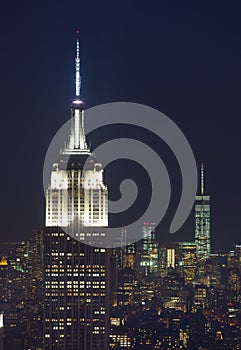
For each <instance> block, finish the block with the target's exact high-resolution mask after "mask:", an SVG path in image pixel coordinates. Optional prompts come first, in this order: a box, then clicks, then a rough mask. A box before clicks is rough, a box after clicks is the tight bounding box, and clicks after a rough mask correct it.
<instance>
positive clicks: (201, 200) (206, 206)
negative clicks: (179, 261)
mask: <svg viewBox="0 0 241 350" xmlns="http://www.w3.org/2000/svg"><path fill="white" fill-rule="evenodd" d="M194 210H195V214H194V215H195V242H196V245H197V253H196V254H197V258H198V260H206V259H208V258H209V256H210V249H211V244H210V196H209V195H207V194H206V191H205V179H204V164H201V179H200V194H199V195H197V196H196V200H195V209H194Z"/></svg>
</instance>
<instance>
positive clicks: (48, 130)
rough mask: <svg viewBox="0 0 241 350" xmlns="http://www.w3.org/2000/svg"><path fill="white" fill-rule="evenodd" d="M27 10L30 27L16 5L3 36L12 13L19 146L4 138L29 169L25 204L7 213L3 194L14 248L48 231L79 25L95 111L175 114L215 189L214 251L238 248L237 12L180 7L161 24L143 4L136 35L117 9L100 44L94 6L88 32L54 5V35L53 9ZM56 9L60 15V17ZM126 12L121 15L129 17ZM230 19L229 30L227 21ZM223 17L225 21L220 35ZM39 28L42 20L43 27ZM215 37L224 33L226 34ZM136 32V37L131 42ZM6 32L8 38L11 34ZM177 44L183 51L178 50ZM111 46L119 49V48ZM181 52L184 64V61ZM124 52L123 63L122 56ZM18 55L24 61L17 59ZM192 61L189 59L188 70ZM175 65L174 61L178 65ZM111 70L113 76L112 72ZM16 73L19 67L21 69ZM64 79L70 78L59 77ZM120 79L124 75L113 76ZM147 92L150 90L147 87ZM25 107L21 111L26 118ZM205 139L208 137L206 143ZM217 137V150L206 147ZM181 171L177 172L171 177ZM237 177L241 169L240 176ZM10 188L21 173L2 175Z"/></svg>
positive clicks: (10, 58) (8, 59) (20, 194)
mask: <svg viewBox="0 0 241 350" xmlns="http://www.w3.org/2000/svg"><path fill="white" fill-rule="evenodd" d="M75 6H76V9H80V7H79V6H78V5H77V4H76V5H75ZM85 6H86V5H85ZM16 8H18V7H16ZM18 9H19V11H20V13H21V14H22V15H23V12H24V11H25V10H27V12H26V13H27V14H32V16H28V19H26V16H27V14H25V15H23V18H25V19H26V25H25V26H23V25H22V23H21V21H20V17H19V15H18V13H17V11H16V10H15V9H12V11H11V12H9V11H10V8H8V6H7V5H6V17H4V18H3V22H2V26H3V28H4V25H5V24H6V21H7V20H8V16H9V15H10V13H11V15H12V16H13V18H14V25H12V26H11V28H9V27H8V26H6V28H9V30H8V34H7V35H6V36H3V38H2V39H3V43H4V47H5V48H6V50H5V51H4V54H3V55H2V57H1V59H2V66H3V67H6V68H7V67H9V69H5V70H4V72H3V74H2V81H3V84H2V89H5V91H3V93H2V96H6V102H4V103H3V112H2V113H3V116H5V117H4V118H5V120H3V129H4V130H5V129H8V128H9V121H10V120H11V121H13V122H14V124H15V125H16V130H15V129H14V131H13V137H12V142H11V144H9V143H8V142H7V140H6V138H7V137H8V134H7V133H4V134H3V137H2V147H3V148H4V147H5V145H6V144H8V146H9V147H10V152H11V153H12V159H13V162H14V164H15V165H16V166H17V167H21V168H22V172H21V174H19V175H18V177H19V180H18V184H20V183H21V184H22V185H21V186H20V185H19V186H18V188H17V189H16V190H15V191H16V192H17V196H16V197H15V200H14V201H13V203H12V205H11V207H9V206H6V205H4V203H7V196H8V194H7V193H6V192H5V191H3V194H2V197H3V200H2V203H3V204H2V213H3V216H4V217H5V219H4V221H3V230H4V232H7V236H8V237H9V239H10V240H12V241H14V240H21V239H23V238H24V237H25V236H26V235H27V234H28V232H30V231H31V230H32V229H34V228H37V229H40V228H41V227H42V225H43V214H42V213H43V210H42V208H43V197H44V195H43V191H42V181H41V175H40V174H41V169H42V165H43V159H44V155H45V152H46V149H47V146H48V144H49V141H50V139H51V137H52V136H53V134H54V133H55V131H56V130H57V128H58V127H59V126H60V125H62V124H63V123H64V122H65V121H66V119H67V116H68V108H67V106H68V103H66V101H68V100H69V99H70V97H71V90H70V84H69V82H70V81H71V80H72V72H71V69H70V68H66V67H70V66H71V64H69V63H70V62H71V59H72V56H71V55H70V54H69V52H71V51H72V50H71V48H72V44H71V43H72V40H71V38H72V36H73V32H74V28H75V27H76V26H77V27H80V36H81V42H82V56H83V69H84V72H85V74H84V77H83V79H84V81H85V84H84V91H83V94H84V96H85V98H86V101H85V102H86V106H87V107H88V106H93V105H96V104H98V103H105V102H109V101H115V100H130V101H136V102H140V103H145V104H147V105H151V106H154V107H156V108H158V109H160V110H161V111H163V112H165V113H166V114H167V115H170V116H171V117H172V118H173V119H174V120H175V122H177V124H178V125H179V126H180V127H181V128H182V130H183V131H184V133H185V134H186V136H187V138H188V139H189V141H190V144H191V145H192V147H193V150H194V153H195V156H196V159H197V162H199V161H204V162H205V164H206V168H207V171H208V184H207V187H208V191H209V193H211V194H212V196H213V207H214V212H213V221H214V222H213V234H214V237H213V238H214V245H215V246H216V247H218V246H222V247H225V245H226V244H230V237H231V241H232V242H235V241H236V242H237V241H238V240H239V220H238V217H239V216H238V213H239V208H240V205H239V198H240V193H239V187H238V185H237V184H238V179H239V174H240V170H239V165H238V164H237V163H238V162H237V159H238V155H239V150H240V144H239V138H238V130H239V129H240V124H239V123H240V121H239V118H238V114H239V113H238V111H239V109H238V106H239V104H238V99H237V91H238V90H239V84H240V82H239V81H240V70H239V69H240V65H239V63H238V62H239V61H238V60H237V58H238V57H239V56H238V55H239V53H238V51H237V47H238V45H237V42H238V33H239V30H240V28H239V26H238V24H236V23H237V21H236V20H237V18H236V15H235V12H236V13H238V11H234V10H230V9H227V11H226V9H225V11H224V8H223V4H222V3H219V6H217V7H215V6H214V5H210V6H209V8H208V11H206V7H205V5H202V6H200V8H198V6H197V5H193V7H188V6H185V7H184V6H181V5H177V8H176V9H175V8H170V7H169V6H168V5H165V6H164V5H158V6H157V8H156V10H157V11H156V13H157V15H155V16H154V14H153V12H152V10H151V8H150V9H148V12H147V14H145V11H144V8H143V7H142V5H141V4H140V14H139V17H138V16H137V18H136V19H135V21H136V22H135V21H134V23H136V28H137V29H136V30H134V29H132V27H131V26H130V23H131V18H132V15H133V13H134V7H133V5H129V8H128V9H129V14H127V15H126V17H124V18H125V20H126V22H125V23H126V24H127V28H123V27H122V26H120V23H119V22H118V21H117V22H116V24H115V23H114V22H115V21H113V19H111V14H112V13H113V16H115V14H114V12H113V8H111V7H110V8H109V9H108V11H106V13H105V14H104V12H105V10H106V9H105V8H103V9H101V11H100V14H101V15H102V16H104V17H103V18H104V19H105V21H103V23H102V24H103V26H102V29H103V32H101V33H98V36H97V37H98V39H96V38H95V34H96V33H97V26H98V25H99V24H100V19H98V18H97V19H96V24H95V23H94V24H93V26H92V27H91V26H90V23H88V21H89V19H90V17H91V12H90V9H89V8H88V7H86V10H87V11H86V17H85V18H84V19H83V23H82V24H81V25H79V26H78V25H76V23H77V24H78V23H79V21H78V15H77V14H73V11H70V8H69V7H68V6H67V5H66V9H68V10H69V11H70V12H68V11H67V14H66V13H65V11H64V9H65V6H62V7H61V6H60V7H59V8H58V9H54V8H53V6H52V5H49V8H48V9H49V12H47V13H48V14H47V24H46V26H47V27H46V29H44V28H43V26H42V25H41V20H42V18H43V15H44V11H45V10H44V7H41V6H40V7H39V8H38V11H37V8H36V9H33V8H31V7H28V8H21V7H20V8H18ZM198 9H199V10H200V13H199V12H198ZM54 10H55V16H53V13H54V12H53V11H54ZM121 11H122V10H121V9H120V13H122V12H121ZM179 11H180V14H181V15H180V16H178V12H179ZM77 12H78V11H77ZM70 14H71V16H70ZM165 14H166V15H167V17H165ZM64 15H66V16H67V17H66V22H65V24H63V25H56V24H57V23H58V21H59V20H60V19H61V18H63V16H64ZM52 16H53V17H52ZM158 16H159V17H158ZM181 16H184V18H185V19H186V23H187V27H188V28H189V29H191V28H194V32H193V31H191V30H190V31H187V30H186V29H185V28H184V27H183V26H182V25H181V23H182V19H181V18H182V17H181ZM202 16H204V17H205V18H206V20H207V24H206V26H205V28H203V27H202ZM224 17H225V18H226V20H227V23H229V25H228V24H227V23H226V22H225V23H224V22H223V21H222V19H223V18H224ZM113 18H115V17H113ZM143 18H144V19H145V22H146V23H147V25H146V27H144V28H142V27H141V26H140V22H141V20H142V19H143ZM167 18H169V20H167ZM214 18H215V19H216V20H217V21H216V27H215V26H214V21H213V20H214ZM33 19H35V20H36V23H34V25H33V22H32V21H33ZM231 19H234V20H233V21H231ZM151 22H152V24H151ZM91 23H92V21H91ZM110 25H112V26H113V31H112V34H111V33H110V32H109V30H108V28H109V26H110ZM148 25H149V26H148ZM16 27H18V28H19V33H17V32H16ZM177 28H179V29H180V34H178V33H177V30H176V29H177ZM215 28H218V30H219V33H217V29H215ZM138 30H139V31H140V32H138ZM145 31H146V32H145ZM128 32H130V34H131V35H130V38H128ZM2 33H3V34H4V33H6V31H5V30H3V32H2ZM121 33H123V38H122V37H121ZM139 33H140V34H141V35H139ZM209 33H211V35H209ZM3 34H2V35H3ZM58 37H61V41H59V40H54V39H55V38H58ZM141 37H144V38H145V44H146V50H142V48H143V42H142V40H141ZM14 38H16V40H14ZM184 38H185V39H184ZM216 38H217V39H218V38H219V39H220V40H216ZM134 39H135V47H134V48H133V49H132V48H131V40H134ZM147 39H148V40H147ZM98 41H99V42H98ZM170 41H171V42H173V44H174V45H171V44H170ZM179 41H180V43H179ZM12 42H15V45H12ZM112 42H113V45H110V43H112ZM181 45H183V48H184V50H182V51H183V52H185V55H184V53H183V54H180V46H181ZM110 47H112V50H111V49H110ZM174 47H176V49H175V50H174ZM29 50H30V53H32V54H33V57H34V58H33V59H30V56H31V55H30V54H29ZM67 52H68V54H67ZM119 52H121V54H122V56H121V57H123V59H121V58H119V57H118V53H119ZM16 53H18V60H16V59H15V58H16ZM98 53H99V54H98ZM136 53H138V55H136ZM140 53H142V55H140ZM178 53H179V54H180V56H178ZM137 56H138V59H137V58H136V57H137ZM178 57H179V59H178ZM185 57H190V58H189V59H188V60H187V62H186V60H185ZM97 58H98V59H97ZM168 58H171V60H169V62H168ZM41 62H44V63H45V64H42V63H41ZM47 62H48V63H47ZM217 62H218V64H216V63H217ZM151 65H152V66H153V69H151ZM112 66H113V67H114V69H111V67H112ZM10 67H15V68H13V70H12V69H10ZM117 68H118V69H117ZM60 71H61V72H63V74H62V73H61V74H60ZM113 71H114V72H115V73H113V74H112V72H113ZM154 71H155V74H154ZM130 72H131V73H130ZM194 72H195V74H194ZM203 73H204V74H203ZM128 74H129V75H130V76H131V80H130V82H129V85H128V84H126V81H127V80H126V79H127V77H128ZM122 76H123V77H122ZM33 77H35V78H34V79H33ZM117 82H118V83H117ZM103 84H104V88H102V86H103ZM60 85H61V88H59V86H60ZM14 86H15V87H16V88H15V89H14V90H16V91H18V93H17V94H16V96H15V103H14V106H12V108H11V109H9V108H8V106H9V105H11V101H12V91H13V87H14ZM141 86H143V88H140V87H141ZM144 86H145V87H147V88H148V89H147V90H148V93H145V92H144V90H145V89H144ZM44 87H45V88H44ZM227 87H228V88H227ZM33 92H34V94H33ZM36 96H38V97H36ZM50 96H51V97H50ZM19 106H22V108H20V109H19ZM46 106H47V107H46ZM16 108H17V109H16ZM15 109H16V110H15ZM227 115H228V118H229V121H228V122H227V118H226V116H227ZM26 134H28V137H26ZM202 135H205V136H206V137H205V138H203V137H202ZM208 138H209V139H210V141H207V140H208ZM224 140H225V142H224ZM17 145H18V147H17ZM29 145H31V147H29ZM16 149H18V150H19V152H20V153H21V154H22V156H21V157H18V156H16V154H17V153H18V152H16ZM3 161H4V162H5V164H9V165H10V159H9V157H8V156H7V155H6V154H4V155H3ZM27 164H32V167H31V172H30V173H27ZM234 165H235V167H234ZM237 167H238V168H237ZM174 168H175V167H174V166H173V165H171V167H170V172H172V170H173V169H174ZM234 168H237V170H236V171H234ZM34 169H36V171H35V170H34ZM28 177H29V178H28ZM27 178H28V179H27ZM1 181H2V183H4V184H8V185H7V186H6V187H7V188H9V191H10V192H11V191H12V186H11V183H13V182H14V178H13V174H12V173H11V172H10V174H9V176H6V174H5V173H2V175H1ZM27 181H28V182H29V185H28V186H29V188H30V191H29V192H27V193H26V191H25V192H24V190H23V188H26V185H27ZM33 193H34V195H33ZM29 203H31V204H29ZM227 203H232V204H233V205H229V204H227ZM12 206H14V208H15V210H14V211H15V213H16V220H15V221H16V222H17V223H18V225H17V226H16V224H15V223H14V222H12V221H11V220H10V217H9V216H10V213H11V210H12V208H13V207H12ZM20 224H21V225H20ZM191 225H192V218H191V216H190V218H189V223H187V224H186V225H185V226H184V228H183V230H181V232H180V237H182V239H185V237H186V236H187V232H188V235H189V238H190V236H191V235H192V232H191ZM164 229H165V232H164V234H163V231H159V232H158V234H159V236H161V239H162V236H163V241H166V240H170V238H171V239H172V237H170V235H169V234H168V233H167V230H166V228H165V227H164ZM178 235H179V233H178Z"/></svg>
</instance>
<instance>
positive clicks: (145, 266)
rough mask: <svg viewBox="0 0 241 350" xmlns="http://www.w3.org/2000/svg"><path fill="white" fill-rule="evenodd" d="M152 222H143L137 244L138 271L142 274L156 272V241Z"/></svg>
mask: <svg viewBox="0 0 241 350" xmlns="http://www.w3.org/2000/svg"><path fill="white" fill-rule="evenodd" d="M155 226H156V224H154V223H149V222H144V225H143V229H142V230H143V231H142V232H143V238H142V239H141V240H140V242H139V245H140V249H139V255H140V257H139V259H140V266H139V268H140V271H141V273H142V274H143V275H144V276H147V275H149V274H150V273H157V272H158V244H157V241H156V235H155Z"/></svg>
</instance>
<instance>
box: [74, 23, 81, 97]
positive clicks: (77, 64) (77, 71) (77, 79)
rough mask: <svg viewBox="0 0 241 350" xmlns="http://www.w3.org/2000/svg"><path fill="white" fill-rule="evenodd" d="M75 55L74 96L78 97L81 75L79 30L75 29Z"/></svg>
mask: <svg viewBox="0 0 241 350" xmlns="http://www.w3.org/2000/svg"><path fill="white" fill-rule="evenodd" d="M76 35H77V39H76V56H75V96H76V97H77V98H79V97H80V89H81V75H80V44H79V31H78V30H77V31H76Z"/></svg>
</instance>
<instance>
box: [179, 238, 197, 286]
mask: <svg viewBox="0 0 241 350" xmlns="http://www.w3.org/2000/svg"><path fill="white" fill-rule="evenodd" d="M176 246H177V248H176V257H177V265H178V271H179V272H180V274H181V276H182V278H183V279H184V283H185V284H192V282H193V281H194V279H195V277H196V268H197V262H196V243H195V242H178V243H176Z"/></svg>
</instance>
